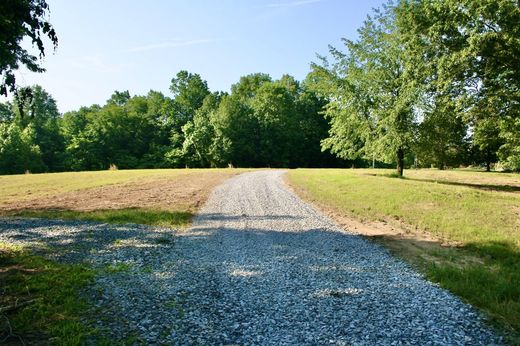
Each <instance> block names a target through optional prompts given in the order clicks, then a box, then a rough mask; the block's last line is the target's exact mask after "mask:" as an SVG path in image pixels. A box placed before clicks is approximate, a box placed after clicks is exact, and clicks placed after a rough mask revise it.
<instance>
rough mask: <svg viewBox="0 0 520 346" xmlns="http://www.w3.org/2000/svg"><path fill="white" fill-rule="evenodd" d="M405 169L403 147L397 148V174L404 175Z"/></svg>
mask: <svg viewBox="0 0 520 346" xmlns="http://www.w3.org/2000/svg"><path fill="white" fill-rule="evenodd" d="M403 171H404V150H403V149H402V148H399V149H397V175H398V176H399V177H402V176H403Z"/></svg>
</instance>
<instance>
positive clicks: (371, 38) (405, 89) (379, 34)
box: [313, 6, 417, 176]
mask: <svg viewBox="0 0 520 346" xmlns="http://www.w3.org/2000/svg"><path fill="white" fill-rule="evenodd" d="M358 32H359V39H358V41H356V42H354V41H350V40H343V41H344V43H345V46H346V52H341V51H339V50H336V49H331V55H332V57H333V58H334V60H335V61H334V63H333V64H332V65H330V64H329V63H328V62H327V60H326V59H324V60H323V64H322V65H321V66H318V65H314V66H313V69H314V77H313V79H314V80H315V82H317V84H318V85H317V86H315V90H318V91H320V92H321V93H322V95H323V96H324V97H326V98H328V100H329V104H328V105H327V107H326V110H325V114H326V116H327V117H329V118H330V120H331V124H332V127H331V130H330V132H329V133H330V135H331V136H330V137H329V139H327V140H325V141H324V142H323V147H324V148H325V149H329V150H331V152H333V153H336V154H337V155H338V156H340V157H343V158H348V159H355V158H357V157H359V156H364V157H366V158H372V157H374V156H375V157H377V158H378V159H380V160H385V161H394V162H397V174H398V175H399V176H402V175H403V170H404V159H405V155H406V153H407V152H408V151H409V150H410V148H411V147H412V145H413V140H414V133H415V129H416V123H417V114H416V112H415V111H414V103H415V98H416V95H417V92H416V84H415V83H414V80H413V78H412V76H411V75H410V71H409V69H408V66H407V57H406V55H405V54H404V52H403V48H404V47H403V45H402V42H401V40H400V32H399V28H397V27H396V25H395V16H394V10H393V7H392V6H384V7H383V9H382V10H375V11H374V15H373V17H368V19H367V20H366V21H365V23H364V25H363V26H362V27H361V28H360V29H359V30H358Z"/></svg>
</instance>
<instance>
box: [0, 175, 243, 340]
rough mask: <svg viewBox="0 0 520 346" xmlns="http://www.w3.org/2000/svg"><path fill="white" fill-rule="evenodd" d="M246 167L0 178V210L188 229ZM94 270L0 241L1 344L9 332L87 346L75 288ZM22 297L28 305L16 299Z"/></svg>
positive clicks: (2, 213)
mask: <svg viewBox="0 0 520 346" xmlns="http://www.w3.org/2000/svg"><path fill="white" fill-rule="evenodd" d="M242 171H243V170H237V169H215V170H213V169H205V170H197V169H178V170H173V169H170V170H166V169H165V170H131V171H130V170H128V171H125V170H121V171H99V172H77V173H53V174H28V175H11V176H0V188H1V192H2V193H1V194H0V216H23V217H43V218H58V219H81V220H91V221H101V222H107V223H129V222H134V223H141V224H149V225H154V226H164V227H172V228H179V227H185V226H187V225H188V224H189V223H190V222H191V219H192V216H193V215H194V214H195V213H196V211H197V210H198V208H199V207H200V206H201V205H202V204H203V203H204V201H205V200H206V198H207V197H208V196H209V193H210V192H211V190H212V189H213V188H214V187H215V186H216V185H218V184H220V183H221V182H223V181H224V180H225V179H227V178H228V177H230V176H232V175H234V174H237V173H240V172H242ZM95 275H96V273H95V272H94V271H93V270H91V269H89V268H87V267H85V266H82V265H66V264H59V263H56V262H53V261H50V260H48V259H46V258H45V257H42V256H41V254H40V255H38V256H35V255H34V254H32V253H30V252H29V251H28V250H26V249H24V248H19V247H13V246H11V245H10V244H5V243H0V289H1V290H2V294H1V295H0V319H1V320H0V343H2V340H4V338H5V337H6V336H8V335H9V333H11V334H12V335H11V336H10V337H9V338H7V339H5V341H6V342H11V343H12V344H22V343H21V340H24V342H26V343H38V344H46V343H50V344H58V345H81V344H83V343H84V341H85V338H86V337H87V336H88V335H90V336H92V335H95V334H96V331H95V330H93V329H91V328H89V327H87V326H85V325H83V324H82V323H81V320H80V317H81V316H83V315H84V313H85V312H86V311H87V307H86V305H85V304H84V303H83V302H82V301H81V299H79V295H78V291H79V290H80V289H81V288H82V287H84V286H85V285H87V284H88V283H89V282H91V280H92V279H93V277H94V276H95ZM24 302H30V304H27V305H26V306H21V307H19V306H18V305H17V304H19V303H24ZM19 337H20V338H22V339H20V338H19ZM96 337H97V336H96ZM101 341H102V340H101ZM106 344H110V342H109V341H107V342H106Z"/></svg>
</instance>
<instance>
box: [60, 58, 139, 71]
mask: <svg viewBox="0 0 520 346" xmlns="http://www.w3.org/2000/svg"><path fill="white" fill-rule="evenodd" d="M70 65H71V66H72V67H74V68H79V69H84V70H89V71H95V72H102V73H114V72H119V71H121V70H123V69H125V68H127V67H131V66H132V64H130V63H111V62H109V61H108V60H107V58H106V57H105V56H102V55H93V56H82V57H79V58H75V59H71V60H70Z"/></svg>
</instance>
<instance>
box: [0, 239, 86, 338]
mask: <svg viewBox="0 0 520 346" xmlns="http://www.w3.org/2000/svg"><path fill="white" fill-rule="evenodd" d="M0 264H1V266H2V267H3V268H12V269H10V270H8V271H5V272H3V273H2V274H1V275H2V284H3V285H5V286H3V289H4V292H3V296H2V302H3V303H7V304H6V305H8V303H9V302H10V301H12V303H14V302H15V301H16V302H17V303H21V302H23V301H29V300H34V302H33V303H32V304H29V305H27V306H25V307H21V308H19V309H16V310H14V311H13V312H12V313H10V314H8V317H9V319H10V320H11V325H12V328H13V332H14V333H15V334H18V335H20V334H21V335H22V338H24V339H26V342H28V343H42V342H43V343H47V342H49V341H50V340H52V344H55V345H82V344H83V343H84V342H85V341H86V338H87V337H88V336H92V335H93V334H94V333H95V331H94V330H92V328H90V327H88V326H86V325H84V323H83V322H82V318H83V317H84V314H85V313H86V311H87V305H86V303H85V302H84V301H83V300H82V299H81V298H80V296H79V292H80V290H81V289H82V288H83V287H85V285H87V284H89V283H90V282H92V280H93V278H94V275H95V272H94V271H93V270H92V269H88V268H86V267H84V266H81V265H66V264H58V263H56V262H54V261H50V260H47V259H44V258H43V257H40V256H35V255H32V254H31V253H29V252H28V251H27V250H24V249H19V248H13V247H12V246H7V245H5V244H1V243H0ZM31 335H36V338H37V339H30V340H29V339H27V338H31ZM42 336H43V338H42ZM32 338H34V336H32ZM46 338H49V340H45V339H46ZM4 341H5V340H4Z"/></svg>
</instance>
